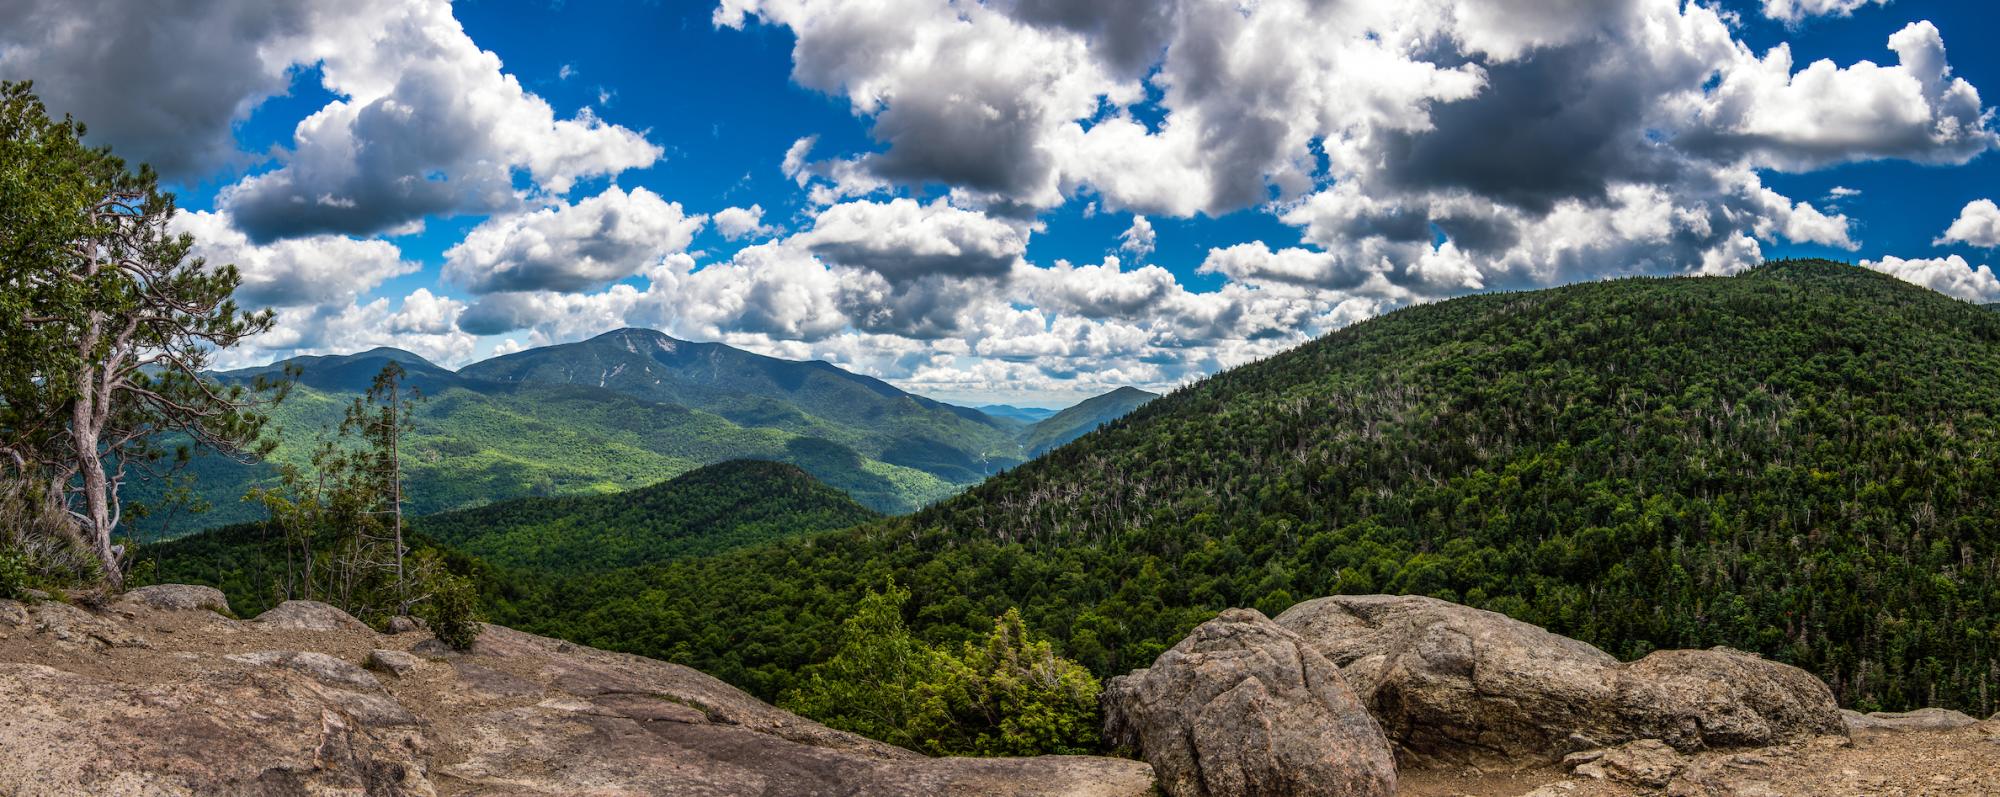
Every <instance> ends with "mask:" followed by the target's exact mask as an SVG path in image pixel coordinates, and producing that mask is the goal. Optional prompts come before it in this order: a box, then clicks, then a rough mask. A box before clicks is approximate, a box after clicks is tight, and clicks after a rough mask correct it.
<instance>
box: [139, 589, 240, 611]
mask: <svg viewBox="0 0 2000 797" xmlns="http://www.w3.org/2000/svg"><path fill="white" fill-rule="evenodd" d="M117 605H119V606H144V607H146V608H149V609H159V610H162V611H176V612H192V611H200V610H202V609H207V610H209V611H212V612H215V613H216V614H224V615H226V614H229V613H230V612H229V598H227V597H224V596H223V594H222V590H219V589H216V588H214V587H200V586H195V585H193V584H154V585H152V586H148V587H140V588H138V589H135V590H132V591H130V592H127V593H125V594H124V595H120V596H119V597H118V601H117Z"/></svg>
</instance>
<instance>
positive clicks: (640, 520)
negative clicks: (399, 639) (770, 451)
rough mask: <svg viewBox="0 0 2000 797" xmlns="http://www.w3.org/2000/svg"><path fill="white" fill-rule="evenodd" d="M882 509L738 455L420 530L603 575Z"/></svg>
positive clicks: (508, 563)
mask: <svg viewBox="0 0 2000 797" xmlns="http://www.w3.org/2000/svg"><path fill="white" fill-rule="evenodd" d="M881 517H882V516H881V515H880V514H878V513H876V512H872V511H870V510H869V509H868V508H866V507H863V506H861V505H860V504H857V503H855V502H854V500H853V499H851V498H848V497H847V495H846V494H844V493H842V492H840V491H839V490H835V489H833V488H831V487H828V486H826V485H824V484H821V483H819V482H818V481H816V480H814V479H813V477H812V476H811V475H810V474H808V473H806V472H805V471H803V470H800V469H799V468H798V467H797V466H794V465H787V464H784V463H780V462H764V461H757V460H735V461H730V462H723V463H720V464H716V465H709V466H707V467H704V468H700V469H697V470H694V471H690V472H688V473H685V474H682V475H680V476H677V477H674V478H672V479H669V480H667V481H664V482H661V483H659V484H655V485H652V486H650V487H642V488H640V489H637V490H632V491H629V492H623V493H617V494H614V495H588V496H567V497H561V498H518V499H515V500H512V501H503V502H500V503H497V504H488V505H486V506H483V507H479V508H477V509H467V510H461V511H457V512H446V513H443V514H438V515H430V516H427V517H422V518H418V519H416V520H415V521H414V522H413V523H412V527H413V528H415V529H416V530H418V531H419V532H422V533H423V534H425V535H427V536H429V537H431V538H432V539H435V540H438V541H439V542H442V543H445V544H447V545H450V546H452V547H453V548H456V549H458V550H461V551H465V552H467V553H471V554H473V555H476V556H479V557H481V558H483V559H485V560H486V561H488V562H492V563H494V564H497V565H501V566H503V567H510V568H525V569H533V570H537V571H541V572H545V573H559V574H573V573H593V572H603V571H606V570H611V569H614V568H620V567H632V566H636V565H643V564H649V563H652V562H661V561H668V560H672V559H678V558H681V557H686V556H702V555H707V554H713V553H717V552H719V551H724V550H729V549H731V548H740V547H743V546H745V545H750V544H754V543H758V542H769V541H772V540H779V539H785V538H788V537H796V536H800V535H804V534H809V533H812V532H815V531H826V530H829V529H839V528H847V527H849V526H854V525H858V524H861V523H865V522H867V521H870V520H876V519H879V518H881Z"/></svg>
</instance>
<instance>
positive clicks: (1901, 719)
mask: <svg viewBox="0 0 2000 797" xmlns="http://www.w3.org/2000/svg"><path fill="white" fill-rule="evenodd" d="M1840 716H1841V719H1842V720H1844V721H1846V723H1847V729H1848V730H1850V731H1948V730H1952V729H1955V728H1964V727H1968V726H1972V725H1978V724H1979V720H1977V719H1974V718H1973V717H1972V716H1970V715H1968V714H1966V713H1965V712H1962V711H1953V710H1951V709H1948V708H1920V709H1917V710H1916V711H1900V712H1890V711H1877V712H1873V713H1870V714H1862V713H1860V712H1857V711H1846V710H1843V711H1841V712H1840Z"/></svg>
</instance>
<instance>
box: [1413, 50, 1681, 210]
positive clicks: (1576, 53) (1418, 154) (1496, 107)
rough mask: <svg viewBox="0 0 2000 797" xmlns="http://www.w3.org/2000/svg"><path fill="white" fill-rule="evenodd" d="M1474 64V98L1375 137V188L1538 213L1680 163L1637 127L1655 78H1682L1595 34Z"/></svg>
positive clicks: (1667, 81) (1599, 195) (1662, 178)
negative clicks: (1413, 128) (1421, 125)
mask: <svg viewBox="0 0 2000 797" xmlns="http://www.w3.org/2000/svg"><path fill="white" fill-rule="evenodd" d="M1484 70H1485V73H1486V86H1485V88H1484V90H1482V91H1481V92H1480V93H1479V94H1478V95H1477V96H1474V97H1472V98H1470V99H1465V100H1459V101H1456V102H1447V103H1440V104H1438V105H1437V106H1435V107H1433V108H1432V109H1431V114H1430V118H1431V123H1432V128H1431V129H1429V130H1424V131H1418V132H1398V133H1392V134H1389V135H1387V136H1385V138H1384V141H1383V147H1382V164H1383V166H1382V170H1381V172H1380V173H1379V178H1380V183H1379V185H1380V186H1381V187H1384V188H1392V189H1395V190H1398V191H1433V190H1464V191H1469V192H1471V193H1474V194H1477V195H1479V196H1483V197H1489V198H1492V199H1494V200H1496V201H1499V202H1502V203H1505V204H1509V205H1513V206H1515V207H1519V208H1522V209H1524V210H1529V211H1532V212H1534V213H1537V214H1540V213H1546V212H1548V210H1549V209H1550V208H1552V207H1553V206H1554V205H1555V203H1556V202H1558V201H1561V200H1564V199H1579V200H1586V201H1597V200H1601V199H1603V198H1604V193H1605V190H1606V188H1607V187H1608V186H1610V185H1612V184H1615V183H1661V182H1671V181H1673V180H1674V179H1675V178H1676V177H1677V175H1678V174H1679V172H1680V171H1681V170H1682V169H1684V168H1686V167H1687V166H1688V165H1689V164H1688V163H1687V161H1686V160H1685V159H1684V157H1683V156H1681V155H1680V154H1679V153H1677V152H1675V151H1674V150H1672V149H1671V148H1669V147H1668V146H1667V145H1665V144H1663V143H1659V142H1655V141H1653V140H1651V139H1649V137H1648V136H1647V135H1646V130H1645V128H1646V122H1647V120H1648V117H1649V115H1650V114H1651V113H1652V109H1653V107H1654V104H1655V103H1656V102H1657V100H1658V97H1659V95H1660V94H1661V93H1662V92H1663V89H1664V87H1665V85H1682V84H1684V83H1685V81H1686V76H1680V75H1667V74H1659V73H1658V72H1655V71H1653V70H1654V67H1653V66H1652V65H1649V64H1635V63H1632V62H1631V61H1630V60H1628V58H1627V57H1626V56H1621V55H1618V54H1616V53H1615V50H1614V48H1612V47H1610V46H1608V45H1607V43H1605V42H1601V41H1596V40H1592V41H1589V42H1582V43H1577V44H1571V45H1566V46H1563V47H1555V48H1549V49H1543V50H1537V51H1535V52H1534V53H1532V54H1530V55H1528V56H1527V57H1525V58H1523V59H1521V60H1518V61H1512V62H1508V63H1500V64H1489V65H1485V66H1484ZM1663 84H1664V85H1663Z"/></svg>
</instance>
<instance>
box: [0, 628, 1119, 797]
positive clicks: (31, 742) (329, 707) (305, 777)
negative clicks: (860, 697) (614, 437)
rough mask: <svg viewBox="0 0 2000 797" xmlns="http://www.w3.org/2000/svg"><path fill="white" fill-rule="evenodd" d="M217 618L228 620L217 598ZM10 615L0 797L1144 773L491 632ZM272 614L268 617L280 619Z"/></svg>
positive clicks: (819, 791)
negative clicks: (1010, 752) (458, 646)
mask: <svg viewBox="0 0 2000 797" xmlns="http://www.w3.org/2000/svg"><path fill="white" fill-rule="evenodd" d="M218 604H219V605H218ZM281 608H283V609H284V611H283V612H280V613H279V614H278V615H277V616H273V617H269V618H259V619H257V620H252V621H248V622H239V621H237V620H234V619H230V618H229V617H226V616H224V614H220V613H218V612H219V611H220V612H226V611H227V609H228V607H227V604H226V603H222V602H221V601H220V596H219V595H214V594H209V593H207V592H202V591H200V590H198V589H190V588H174V589H154V590H152V591H150V592H146V593H142V594H140V595H138V596H137V597H133V598H130V599H127V600H121V601H117V602H114V603H112V604H111V605H110V606H108V607H106V608H102V609H84V608H79V607H76V606H70V605H66V604H62V603H53V602H42V603H37V604H34V605H24V604H20V603H16V602H12V601H0V794H6V795H9V797H42V796H43V795H49V796H54V795H64V796H65V797H67V796H68V795H79V794H91V795H103V796H105V797H117V796H119V795H209V794H258V795H290V794H300V795H320V794H355V795H360V794H366V795H556V794H560V795H575V794H588V795H601V796H604V797H611V796H613V795H656V794H673V795H682V794H686V795H770V796H771V797H782V796H783V795H862V794H867V795H876V794H879V795H911V796H912V797H915V796H916V795H1030V794H1032V795H1084V796H1087V797H1128V796H1129V797H1139V795H1145V794H1148V793H1150V792H1151V790H1152V786H1153V776H1152V771H1151V768H1150V767H1149V766H1147V765H1146V764H1144V763H1142V762H1138V761H1129V760H1124V759H1116V758H1093V757H1083V756H1049V757H1041V758H1013V759H1007V758H996V759H965V758H949V759H943V758H928V757H925V756H922V755H919V754H917V753H913V752H911V751H908V750H904V749H901V748H897V747H892V746H889V745H886V744H882V743H880V742H875V741H872V740H869V739H865V738H862V737H860V736H856V735H854V734H850V733H845V732H841V731H837V730H833V729H831V728H827V727H825V726H823V725H820V724H818V723H816V722H812V721H810V720H807V719H804V718H802V717H799V716H797V715H794V714H791V713H788V712H785V711H781V710H779V709H777V708H774V707H772V706H770V705H767V704H765V703H763V702H761V701H758V700H757V699H755V698H753V697H751V696H749V695H748V694H745V693H744V692H742V691H740V690H738V689H736V688H734V687H731V686H729V685H728V684H725V683H723V682H721V681H719V680H716V679H715V678H711V677H709V676H707V675H704V674H702V673H700V672H698V671H695V670H692V669H689V668H687V667H682V666H678V665H674V664H668V663H664V662H659V661H654V660H651V659H645V658H639V657H636V656H627V655H621V654H615V653H608V652H604V651H600V650H595V649H592V648H586V647H580V646H576V645H571V644H568V643H565V642H560V641H557V640H553V639H547V638H543V637H538V636H532V635H529V634H524V633H520V632H517V631H513V630H510V629H507V628H501V627H498V626H488V627H487V629H486V631H485V633H484V635H483V636H482V637H481V638H480V641H479V643H478V644H477V645H475V646H474V647H473V649H472V650H471V651H468V652H465V653H456V652H451V651H448V650H445V649H444V648H443V647H442V646H441V645H438V644H436V643H435V642H434V641H432V640H431V638H430V635H429V634H427V633H421V632H419V633H404V634H396V635H382V634H377V633H375V632H374V631H372V630H369V629H368V628H367V627H366V626H362V625H361V624H359V623H356V622H354V621H353V620H352V618H347V617H345V615H342V614H339V613H338V610H337V609H333V608H332V607H329V606H324V605H319V604H303V603H297V602H295V603H290V604H286V606H285V607H281ZM274 611H276V610H274Z"/></svg>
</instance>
